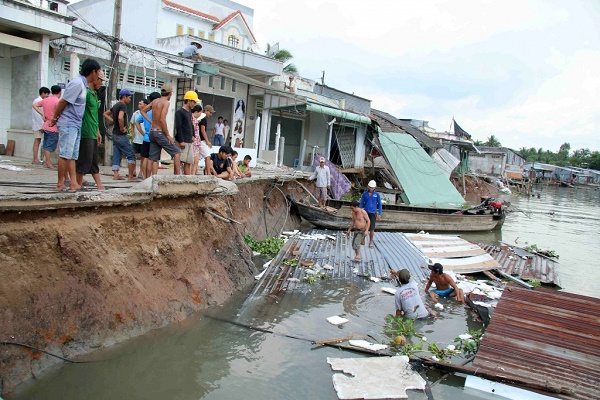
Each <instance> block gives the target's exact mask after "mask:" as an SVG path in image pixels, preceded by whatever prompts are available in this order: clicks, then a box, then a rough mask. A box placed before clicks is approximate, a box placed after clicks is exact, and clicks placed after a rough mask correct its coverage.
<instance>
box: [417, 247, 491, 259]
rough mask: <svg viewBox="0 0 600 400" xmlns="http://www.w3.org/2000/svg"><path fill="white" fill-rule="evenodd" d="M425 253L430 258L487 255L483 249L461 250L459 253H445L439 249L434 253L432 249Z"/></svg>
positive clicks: (424, 250)
mask: <svg viewBox="0 0 600 400" xmlns="http://www.w3.org/2000/svg"><path fill="white" fill-rule="evenodd" d="M422 251H423V253H424V254H425V255H426V256H428V257H439V258H445V257H448V258H450V257H471V256H479V255H482V254H487V253H486V252H485V250H483V249H472V250H459V251H444V250H441V249H438V251H432V249H422Z"/></svg>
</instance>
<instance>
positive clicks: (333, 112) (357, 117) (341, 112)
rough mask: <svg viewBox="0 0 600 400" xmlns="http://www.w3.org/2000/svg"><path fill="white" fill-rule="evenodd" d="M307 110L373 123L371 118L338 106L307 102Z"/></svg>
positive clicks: (363, 122)
mask: <svg viewBox="0 0 600 400" xmlns="http://www.w3.org/2000/svg"><path fill="white" fill-rule="evenodd" d="M306 110H307V111H310V112H316V113H319V114H325V115H330V116H332V117H336V118H340V119H343V120H344V119H345V120H347V121H354V122H359V123H361V124H371V119H370V118H368V117H365V116H362V115H358V114H354V113H351V112H349V111H345V110H340V109H337V108H331V107H326V106H322V105H320V104H314V103H307V104H306Z"/></svg>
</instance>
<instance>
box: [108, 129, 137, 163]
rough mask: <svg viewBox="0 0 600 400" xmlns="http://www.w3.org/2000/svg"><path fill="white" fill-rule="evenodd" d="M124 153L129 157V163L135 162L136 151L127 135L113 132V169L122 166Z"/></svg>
mask: <svg viewBox="0 0 600 400" xmlns="http://www.w3.org/2000/svg"><path fill="white" fill-rule="evenodd" d="M123 155H124V156H125V158H127V164H135V153H134V152H133V147H131V143H129V138H128V137H127V135H117V134H116V133H113V157H112V170H113V171H118V170H119V169H120V168H121V156H123Z"/></svg>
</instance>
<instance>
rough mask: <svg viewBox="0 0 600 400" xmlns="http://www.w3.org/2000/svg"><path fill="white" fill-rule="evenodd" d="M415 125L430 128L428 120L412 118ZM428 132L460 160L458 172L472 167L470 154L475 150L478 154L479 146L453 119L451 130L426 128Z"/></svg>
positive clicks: (462, 172)
mask: <svg viewBox="0 0 600 400" xmlns="http://www.w3.org/2000/svg"><path fill="white" fill-rule="evenodd" d="M411 123H412V124H413V125H414V126H421V127H424V128H425V129H427V128H428V124H427V121H418V120H411ZM426 132H427V134H428V135H429V136H430V137H431V138H432V139H435V140H437V141H439V142H440V143H441V144H442V146H443V148H444V149H445V150H446V151H448V152H449V153H450V154H451V155H452V156H453V157H454V158H456V159H457V160H459V165H458V168H457V169H456V170H457V172H458V173H461V174H464V173H466V172H467V171H469V169H470V165H469V155H470V154H472V153H473V152H474V153H475V154H477V152H478V150H477V147H475V145H474V144H473V140H472V139H471V135H469V134H468V133H467V131H465V130H464V129H462V128H461V127H460V126H459V125H458V123H457V122H456V121H455V120H454V119H453V120H452V125H451V129H450V131H449V132H446V131H444V132H440V131H435V130H433V132H431V129H428V130H426Z"/></svg>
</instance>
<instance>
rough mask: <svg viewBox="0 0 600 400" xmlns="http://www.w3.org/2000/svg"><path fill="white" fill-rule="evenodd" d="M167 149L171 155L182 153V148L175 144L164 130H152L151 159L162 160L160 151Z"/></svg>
mask: <svg viewBox="0 0 600 400" xmlns="http://www.w3.org/2000/svg"><path fill="white" fill-rule="evenodd" d="M163 149H164V150H165V151H166V152H167V153H169V155H170V156H171V157H174V156H175V155H177V154H179V153H181V149H180V148H179V147H178V146H175V144H173V143H170V142H169V139H167V136H166V135H165V134H164V132H163V131H160V130H151V131H150V154H149V157H148V158H149V159H151V160H152V161H158V160H160V151H161V150H163Z"/></svg>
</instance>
